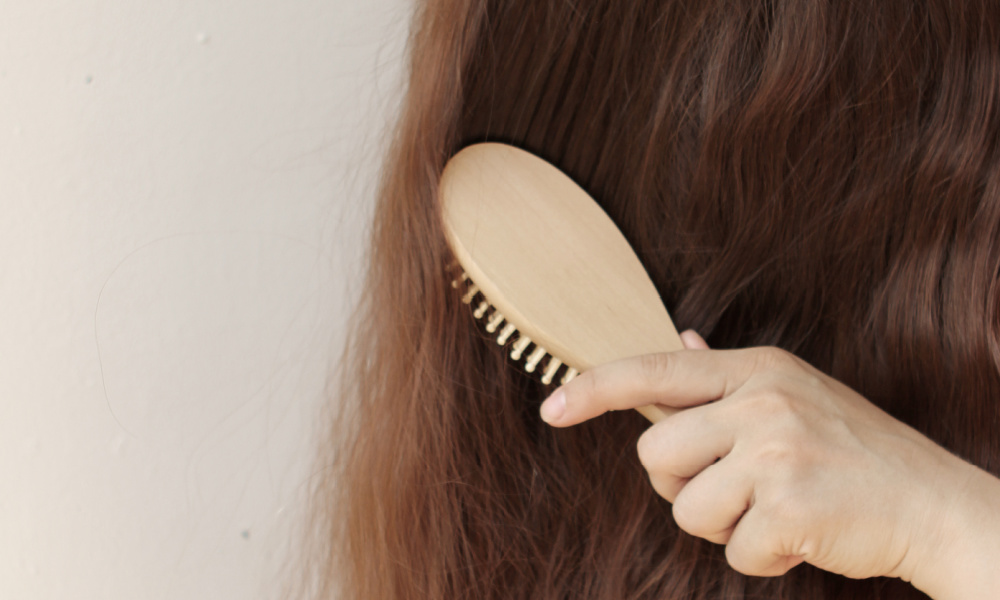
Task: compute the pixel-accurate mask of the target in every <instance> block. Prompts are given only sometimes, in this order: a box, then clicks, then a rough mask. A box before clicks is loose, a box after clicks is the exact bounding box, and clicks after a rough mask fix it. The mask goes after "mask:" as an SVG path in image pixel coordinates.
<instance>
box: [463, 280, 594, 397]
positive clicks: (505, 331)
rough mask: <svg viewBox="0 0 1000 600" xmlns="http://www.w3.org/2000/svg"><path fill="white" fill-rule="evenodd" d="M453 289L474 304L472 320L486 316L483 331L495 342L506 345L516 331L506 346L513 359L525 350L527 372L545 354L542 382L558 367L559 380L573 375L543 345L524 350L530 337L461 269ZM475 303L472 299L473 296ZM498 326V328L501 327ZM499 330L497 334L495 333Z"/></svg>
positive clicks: (549, 379) (550, 378) (565, 380)
mask: <svg viewBox="0 0 1000 600" xmlns="http://www.w3.org/2000/svg"><path fill="white" fill-rule="evenodd" d="M450 269H454V270H456V271H457V270H458V268H457V266H456V265H454V264H453V265H451V266H450ZM451 285H452V287H453V288H455V289H458V290H462V303H463V304H468V305H470V306H471V305H475V306H476V308H475V310H473V312H472V316H474V317H475V318H476V320H482V319H483V318H484V317H486V316H487V315H489V317H488V318H487V319H486V324H485V327H486V331H487V332H489V333H491V334H492V333H496V334H497V337H496V342H497V344H499V345H501V346H506V345H507V342H508V341H510V340H511V339H512V338H513V337H514V335H515V334H517V339H516V341H514V342H513V343H512V344H511V346H510V358H511V359H512V360H514V361H520V360H521V358H522V357H525V353H526V352H527V357H526V358H525V362H524V370H525V371H527V372H528V373H534V372H535V370H536V369H537V368H538V365H539V364H540V363H541V362H542V360H544V359H545V357H546V356H548V357H549V359H548V361H547V362H546V363H545V368H544V369H543V371H542V374H541V381H542V383H543V384H545V385H551V384H552V382H553V380H554V379H555V377H556V374H557V373H558V372H559V370H560V369H561V368H563V367H565V371H564V372H563V376H562V378H561V379H560V383H562V384H565V383H568V382H569V381H570V380H572V379H573V378H574V377H576V376H577V374H578V373H577V370H576V369H574V368H572V367H570V366H569V365H564V364H563V362H562V361H561V360H560V359H558V358H556V357H555V356H552V355H551V354H548V352H547V351H546V350H545V348H543V347H541V346H539V345H538V344H534V347H533V348H532V349H531V351H530V352H528V348H529V347H531V346H532V345H533V342H532V340H531V338H529V337H528V336H526V335H524V334H522V333H520V332H519V331H518V330H517V326H515V325H514V324H513V323H511V322H510V321H506V319H505V318H504V316H503V315H502V314H500V311H498V310H497V309H496V308H495V307H494V306H493V305H492V304H490V301H489V299H488V298H486V297H485V296H484V295H483V293H482V290H480V289H479V286H478V285H476V284H475V282H473V281H472V279H470V278H469V275H468V274H467V273H465V272H464V271H462V272H461V275H460V276H459V278H458V279H455V280H453V281H452V282H451ZM477 298H478V299H479V302H478V303H477V302H475V300H476V299H477ZM501 325H502V327H501ZM498 331H499V333H497V332H498Z"/></svg>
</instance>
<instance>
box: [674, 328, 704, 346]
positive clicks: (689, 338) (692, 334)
mask: <svg viewBox="0 0 1000 600" xmlns="http://www.w3.org/2000/svg"><path fill="white" fill-rule="evenodd" d="M681 342H682V343H683V344H684V347H685V348H686V349H688V350H708V342H706V341H705V339H704V338H703V337H701V336H700V335H698V332H697V331H695V330H694V329H688V330H686V331H684V332H683V333H681Z"/></svg>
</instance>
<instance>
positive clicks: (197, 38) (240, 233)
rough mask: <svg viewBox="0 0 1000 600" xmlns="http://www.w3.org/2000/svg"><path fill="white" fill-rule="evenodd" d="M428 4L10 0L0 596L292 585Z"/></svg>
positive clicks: (1, 76)
mask: <svg viewBox="0 0 1000 600" xmlns="http://www.w3.org/2000/svg"><path fill="white" fill-rule="evenodd" d="M410 11H411V6H410V4H409V3H408V2H404V1H403V0H363V1H361V0H326V1H321V0H280V1H278V0H240V1H234V0H201V1H199V2H192V1H189V0H173V1H168V2H150V1H148V0H117V1H111V0H31V1H27V0H0V203H2V204H0V206H2V208H3V216H2V218H0V476H2V480H0V598H3V599H8V598H9V599H17V600H22V599H24V600H48V599H52V600H55V599H59V600H64V599H73V600H89V599H115V600H117V599H129V600H135V599H140V600H142V599H154V600H158V599H175V598H176V599H185V600H187V599H201V598H205V599H209V598H211V599H215V600H226V599H230V598H232V599H240V600H248V599H250V600H252V599H257V598H277V597H278V594H279V592H280V591H281V589H282V578H283V577H287V576H288V574H287V573H286V572H284V571H283V570H282V568H283V566H284V564H285V561H286V559H288V558H289V557H292V558H294V551H295V542H296V540H295V538H296V536H297V528H299V527H300V523H301V517H302V508H303V505H304V501H305V491H306V489H307V487H308V484H307V482H308V480H309V474H310V468H311V467H312V466H313V465H312V464H311V462H310V461H311V458H312V453H313V450H314V448H313V445H314V441H315V440H314V439H313V436H314V434H315V433H316V425H317V419H316V416H317V414H318V411H319V408H320V407H321V405H322V403H324V402H327V401H329V400H328V399H327V398H325V396H324V387H325V384H326V382H327V379H328V377H329V373H330V370H331V365H332V364H333V362H334V361H335V360H336V357H337V354H338V352H339V348H340V344H341V343H342V341H343V332H344V328H345V326H346V324H347V319H348V309H349V307H350V304H351V302H352V298H354V297H356V295H357V294H359V293H362V290H360V289H359V287H360V283H359V279H358V274H359V272H360V270H361V260H362V258H361V257H362V250H363V248H362V241H363V239H364V228H365V226H366V222H367V219H368V216H369V215H370V210H371V206H372V199H373V190H374V181H375V175H376V172H377V168H378V166H379V165H378V161H379V159H380V156H381V154H382V151H383V148H384V143H385V132H386V129H387V124H388V123H390V122H391V121H392V119H393V118H394V114H395V110H396V108H397V105H398V102H399V99H400V92H401V89H402V84H401V80H400V78H401V73H402V69H403V66H404V64H403V60H402V58H403V49H404V45H405V41H406V30H407V26H408V21H409V15H410ZM293 566H294V561H293Z"/></svg>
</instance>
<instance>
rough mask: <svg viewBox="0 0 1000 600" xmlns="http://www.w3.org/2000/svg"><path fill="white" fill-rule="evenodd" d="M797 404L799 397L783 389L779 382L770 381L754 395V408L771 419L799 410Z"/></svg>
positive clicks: (781, 417) (780, 417) (783, 416)
mask: <svg viewBox="0 0 1000 600" xmlns="http://www.w3.org/2000/svg"><path fill="white" fill-rule="evenodd" d="M762 383H763V382H762ZM797 404H798V398H797V397H796V396H795V395H794V394H791V393H789V392H787V391H786V390H785V389H783V387H781V385H780V383H779V382H777V381H774V382H772V381H768V382H766V384H765V387H763V388H762V389H761V390H760V391H758V392H757V393H756V394H755V395H754V397H753V401H752V405H753V406H752V410H753V411H754V412H755V413H757V414H760V415H765V416H767V417H769V418H771V419H783V418H785V417H787V416H788V415H791V414H795V413H796V412H797V410H798V407H797ZM772 422H773V421H772Z"/></svg>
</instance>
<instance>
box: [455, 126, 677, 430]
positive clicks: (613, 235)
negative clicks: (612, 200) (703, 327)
mask: <svg viewBox="0 0 1000 600" xmlns="http://www.w3.org/2000/svg"><path fill="white" fill-rule="evenodd" d="M439 194H440V196H439V197H440V201H441V206H442V211H443V215H444V224H445V231H446V235H447V237H448V243H449V245H450V246H451V249H452V252H453V253H454V254H455V258H457V259H458V262H459V264H460V265H461V267H462V270H463V271H464V273H462V274H461V280H456V282H455V285H456V287H458V286H460V285H464V286H465V287H464V289H463V292H464V295H463V298H462V300H463V302H465V303H466V304H470V305H471V306H472V307H474V308H473V314H474V315H475V317H476V318H477V319H486V329H487V331H489V332H490V333H496V334H497V338H496V339H497V342H498V343H499V344H500V345H506V344H508V342H511V352H510V356H511V358H513V359H514V360H520V359H521V358H522V357H526V358H525V363H524V369H525V370H526V371H528V372H529V373H533V372H535V370H536V368H537V367H539V365H541V364H542V361H543V359H544V358H545V357H546V356H548V357H549V358H548V360H547V361H546V362H545V364H544V366H543V374H542V382H543V383H545V384H551V383H552V381H553V379H554V378H555V377H556V375H557V373H558V372H559V371H560V370H561V371H562V372H563V376H562V378H561V381H562V382H563V383H566V382H568V381H569V380H570V379H572V378H573V377H574V376H576V374H577V373H579V372H581V371H584V370H586V369H589V368H592V367H595V366H597V365H600V364H603V363H607V362H611V361H614V360H618V359H622V358H627V357H631V356H638V355H641V354H650V353H654V352H670V351H674V350H681V349H683V348H684V345H683V344H682V343H681V339H680V336H679V335H678V334H677V329H676V328H675V327H674V324H673V322H672V321H671V320H670V315H669V314H667V309H666V308H665V307H664V306H663V303H662V302H661V300H660V296H659V294H658V293H657V291H656V288H655V287H654V286H653V282H652V281H651V280H650V278H649V275H648V274H647V273H646V270H645V269H644V268H643V266H642V263H641V262H640V261H639V258H638V257H637V256H636V255H635V252H633V251H632V248H631V246H629V243H628V242H627V241H626V240H625V236H623V235H622V233H621V231H619V230H618V228H617V227H616V226H615V224H614V223H613V222H612V221H611V219H610V218H609V217H608V215H607V214H606V213H605V212H604V211H603V210H602V209H601V207H600V206H599V205H598V204H597V203H596V202H595V201H594V200H593V199H592V198H591V197H590V196H589V195H588V194H587V192H585V191H584V190H583V189H582V188H580V186H578V185H577V184H576V183H575V182H574V181H573V180H572V179H570V178H569V177H568V176H566V175H565V174H563V173H562V172H561V171H560V170H559V169H557V168H556V167H554V166H552V165H551V164H549V163H547V162H545V161H544V160H542V159H541V158H538V157H537V156H534V155H533V154H530V153H528V152H525V151H524V150H520V149H518V148H515V147H513V146H508V145H505V144H498V143H483V144H476V145H473V146H469V147H467V148H465V149H463V150H461V151H460V152H458V153H457V154H456V155H455V156H453V157H452V158H451V160H450V161H449V162H448V164H447V165H446V166H445V169H444V172H443V174H442V176H441V183H440V191H439ZM515 334H516V339H515ZM512 340H513V341H512ZM637 410H638V411H639V412H640V413H642V415H643V416H645V417H646V418H647V419H649V420H650V421H652V422H654V423H655V422H657V421H659V420H661V419H663V418H665V417H667V416H669V415H671V414H673V413H674V412H676V410H675V409H671V408H668V407H665V406H660V405H651V406H645V407H642V408H639V409H637Z"/></svg>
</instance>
